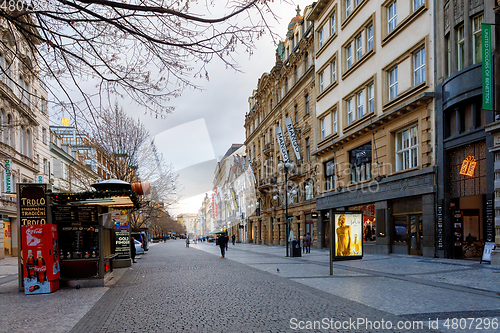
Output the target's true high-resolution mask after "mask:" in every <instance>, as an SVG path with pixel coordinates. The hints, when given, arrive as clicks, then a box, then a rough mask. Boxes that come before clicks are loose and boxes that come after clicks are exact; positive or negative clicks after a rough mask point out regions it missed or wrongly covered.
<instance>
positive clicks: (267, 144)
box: [263, 142, 274, 155]
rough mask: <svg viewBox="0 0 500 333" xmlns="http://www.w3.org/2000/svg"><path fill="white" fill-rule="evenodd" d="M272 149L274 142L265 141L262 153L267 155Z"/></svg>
mask: <svg viewBox="0 0 500 333" xmlns="http://www.w3.org/2000/svg"><path fill="white" fill-rule="evenodd" d="M272 151H274V143H272V142H270V143H266V145H265V146H264V151H263V152H264V154H266V155H269V154H270V153H271V152H272Z"/></svg>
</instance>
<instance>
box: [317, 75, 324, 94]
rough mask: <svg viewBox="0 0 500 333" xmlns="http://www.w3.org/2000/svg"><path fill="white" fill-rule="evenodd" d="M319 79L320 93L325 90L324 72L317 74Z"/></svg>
mask: <svg viewBox="0 0 500 333" xmlns="http://www.w3.org/2000/svg"><path fill="white" fill-rule="evenodd" d="M318 80H319V92H320V93H322V92H323V90H325V73H324V72H321V73H319V74H318Z"/></svg>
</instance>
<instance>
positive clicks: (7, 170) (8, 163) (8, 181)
mask: <svg viewBox="0 0 500 333" xmlns="http://www.w3.org/2000/svg"><path fill="white" fill-rule="evenodd" d="M3 166H4V184H5V192H6V193H12V192H13V191H12V160H11V159H10V158H8V159H5V160H4V162H3Z"/></svg>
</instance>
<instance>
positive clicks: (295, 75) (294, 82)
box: [293, 66, 298, 84]
mask: <svg viewBox="0 0 500 333" xmlns="http://www.w3.org/2000/svg"><path fill="white" fill-rule="evenodd" d="M297 79H298V75H297V66H295V67H294V68H293V84H296V83H297Z"/></svg>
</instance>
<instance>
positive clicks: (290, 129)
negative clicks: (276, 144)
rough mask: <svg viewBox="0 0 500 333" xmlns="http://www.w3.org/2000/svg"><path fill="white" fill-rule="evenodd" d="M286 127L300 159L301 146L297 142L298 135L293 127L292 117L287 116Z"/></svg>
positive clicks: (296, 154)
mask: <svg viewBox="0 0 500 333" xmlns="http://www.w3.org/2000/svg"><path fill="white" fill-rule="evenodd" d="M285 124H286V129H287V131H288V135H289V136H290V141H291V142H292V147H293V151H294V152H295V156H296V157H297V160H300V148H299V144H298V143H297V137H296V136H295V130H294V128H293V123H292V118H290V117H286V118H285Z"/></svg>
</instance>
